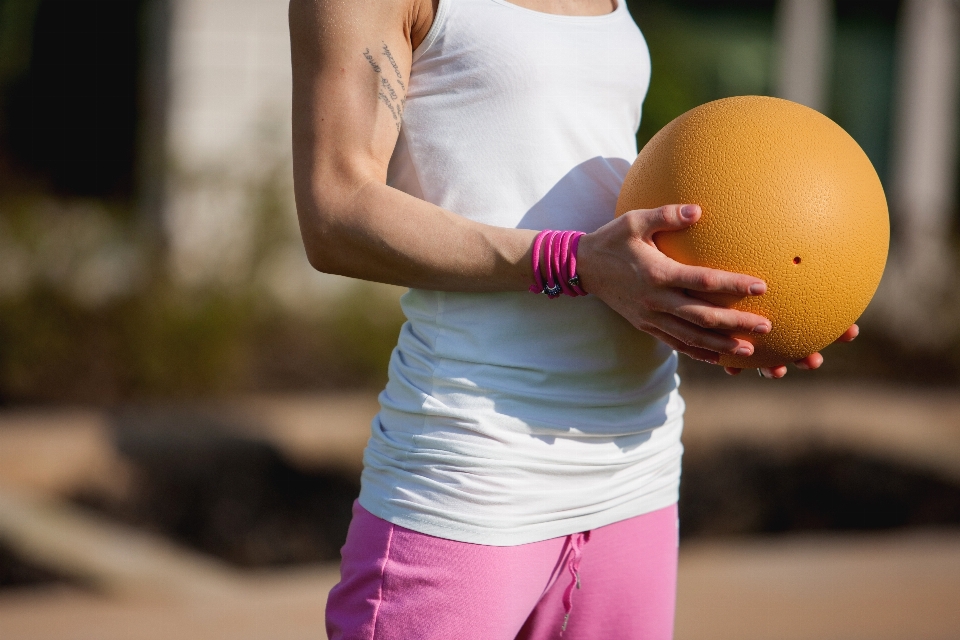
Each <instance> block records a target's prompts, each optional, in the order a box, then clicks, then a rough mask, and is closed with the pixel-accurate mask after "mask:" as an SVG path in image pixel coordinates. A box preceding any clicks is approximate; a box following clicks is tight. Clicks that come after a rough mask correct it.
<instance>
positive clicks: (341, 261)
mask: <svg viewBox="0 0 960 640" xmlns="http://www.w3.org/2000/svg"><path fill="white" fill-rule="evenodd" d="M312 191H313V193H311V194H309V196H308V197H300V194H298V197H297V219H298V220H299V223H300V237H301V239H302V240H303V249H304V251H305V253H306V255H307V261H308V262H309V263H310V266H311V267H313V268H314V269H316V270H317V271H320V272H322V273H332V274H336V275H349V274H348V273H347V271H348V266H347V265H346V264H345V262H346V258H347V256H346V254H347V253H348V251H347V247H346V244H347V237H348V236H349V229H347V227H346V225H345V224H343V221H344V220H345V219H349V215H347V212H346V210H345V209H346V207H345V205H344V203H343V202H342V201H341V200H338V199H335V198H330V197H329V196H325V195H322V194H318V193H317V190H312Z"/></svg>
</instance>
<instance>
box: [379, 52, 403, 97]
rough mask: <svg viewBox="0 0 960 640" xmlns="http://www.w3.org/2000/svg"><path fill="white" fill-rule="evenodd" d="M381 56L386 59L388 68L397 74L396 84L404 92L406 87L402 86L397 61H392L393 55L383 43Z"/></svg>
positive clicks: (401, 75)
mask: <svg viewBox="0 0 960 640" xmlns="http://www.w3.org/2000/svg"><path fill="white" fill-rule="evenodd" d="M383 55H385V56H386V57H387V61H388V62H389V63H390V66H391V67H393V72H394V73H395V74H397V84H399V85H400V88H401V89H403V90H404V91H406V90H407V87H406V85H404V84H403V74H402V73H400V67H398V66H397V61H396V60H394V59H393V54H392V53H390V47H388V46H387V43H386V42H384V43H383Z"/></svg>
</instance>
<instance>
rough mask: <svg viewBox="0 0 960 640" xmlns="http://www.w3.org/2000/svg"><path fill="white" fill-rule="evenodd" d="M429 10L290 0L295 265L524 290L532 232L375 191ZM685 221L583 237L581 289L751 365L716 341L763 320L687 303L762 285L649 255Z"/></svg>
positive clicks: (616, 225)
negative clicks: (299, 252)
mask: <svg viewBox="0 0 960 640" xmlns="http://www.w3.org/2000/svg"><path fill="white" fill-rule="evenodd" d="M433 12H434V6H433V4H432V2H431V0H378V1H377V2H356V1H351V0H291V3H290V32H291V44H292V63H293V154H294V155H293V159H294V181H295V183H294V184H295V192H296V201H297V212H298V216H299V219H300V229H301V233H302V235H303V241H304V246H305V247H306V251H307V256H308V258H309V259H310V263H311V264H312V265H313V266H314V267H315V268H316V269H318V270H320V271H325V272H329V273H337V274H341V275H346V276H351V277H355V278H361V279H365V280H373V281H379V282H387V283H392V284H398V285H402V286H409V287H418V288H425V289H433V290H446V291H477V292H479V291H522V290H524V289H526V288H527V287H529V286H530V284H532V282H533V277H532V273H531V269H530V253H531V245H532V242H533V239H534V236H535V235H536V232H535V231H530V230H522V229H505V228H499V227H492V226H489V225H484V224H480V223H477V222H472V221H470V220H467V219H465V218H463V217H460V216H458V215H455V214H454V213H452V212H449V211H445V210H443V209H441V208H439V207H436V206H434V205H432V204H430V203H427V202H424V201H422V200H419V199H417V198H414V197H412V196H409V195H407V194H405V193H402V192H400V191H398V190H396V189H393V188H390V187H388V186H387V185H386V184H385V183H386V173H387V165H388V163H389V160H390V156H391V154H392V153H393V149H394V146H395V144H396V141H397V135H398V131H399V125H400V118H401V115H402V110H403V98H404V96H405V91H406V84H407V80H408V78H409V74H410V66H411V59H412V52H413V49H414V48H415V47H416V45H417V44H419V42H420V40H422V38H423V37H424V36H425V34H426V33H427V31H428V30H429V28H430V25H431V24H432V20H433ZM491 188H496V187H495V186H493V185H492V186H491ZM693 210H695V213H694V214H693V215H689V216H684V215H681V207H679V206H668V207H662V208H660V209H655V210H647V211H633V212H630V213H627V214H626V215H624V216H621V217H620V218H618V219H616V220H614V221H612V222H611V223H609V224H608V225H606V226H604V227H603V228H601V229H599V230H598V231H596V232H594V233H591V234H588V235H587V236H586V237H584V238H583V240H582V241H581V243H580V252H579V256H578V258H579V260H578V264H579V269H578V270H579V272H580V275H581V281H582V282H583V284H584V286H585V287H586V289H587V291H590V292H591V293H592V294H594V295H596V296H597V297H598V298H600V299H601V300H603V301H604V302H605V303H607V304H608V305H609V306H610V307H611V308H613V309H614V310H615V311H617V312H618V313H620V314H621V315H622V316H624V317H625V318H626V319H627V320H628V321H630V322H631V324H633V326H635V327H636V328H637V329H640V330H642V331H646V332H648V333H650V334H652V335H654V336H656V337H658V338H660V339H661V340H663V341H664V342H666V343H667V344H669V345H670V346H672V347H674V348H675V349H677V350H679V351H681V352H683V353H686V354H687V355H690V356H691V357H694V358H698V359H702V360H707V361H711V362H716V360H717V357H718V354H719V353H737V352H738V351H739V350H742V349H746V350H748V351H749V352H750V353H752V352H753V345H751V344H750V343H749V342H748V341H746V340H740V339H736V338H732V337H730V336H729V335H726V333H725V332H726V331H729V330H736V331H748V332H749V331H760V332H766V331H768V330H769V326H770V325H769V322H768V321H767V320H765V319H764V318H762V317H760V316H757V315H755V314H750V313H743V312H739V311H734V310H731V309H725V308H722V307H717V306H715V305H712V304H710V303H708V302H705V301H703V300H700V299H698V298H696V297H693V296H690V295H689V294H688V293H687V292H689V291H710V292H722V293H732V294H739V295H758V294H759V293H762V291H763V290H765V286H764V284H763V283H762V282H761V281H760V280H758V279H757V278H754V277H751V276H746V275H740V274H733V273H727V272H723V271H714V270H710V269H704V268H699V267H688V266H684V265H681V264H679V263H677V262H674V261H673V260H670V259H669V258H667V257H666V256H664V255H663V254H662V253H660V252H659V251H658V250H657V249H656V245H655V244H654V243H653V235H654V234H655V233H656V232H657V231H660V230H666V229H676V228H682V227H684V226H688V225H690V224H693V223H695V222H696V219H697V218H699V208H697V207H694V208H693Z"/></svg>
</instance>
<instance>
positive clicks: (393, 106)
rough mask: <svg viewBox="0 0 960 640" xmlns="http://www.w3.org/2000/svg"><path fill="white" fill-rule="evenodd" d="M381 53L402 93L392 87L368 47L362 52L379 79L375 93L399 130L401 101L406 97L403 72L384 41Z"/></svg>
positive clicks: (401, 112)
mask: <svg viewBox="0 0 960 640" xmlns="http://www.w3.org/2000/svg"><path fill="white" fill-rule="evenodd" d="M381 55H382V56H384V57H385V58H386V59H387V61H388V62H389V63H390V66H391V67H392V68H393V72H394V74H395V75H396V78H395V79H394V80H395V81H396V83H397V84H398V85H400V90H401V92H402V93H403V94H404V95H400V94H398V93H397V91H396V90H395V89H394V88H393V84H392V83H391V82H390V80H389V79H388V78H387V77H386V76H385V75H384V73H383V68H382V67H381V66H380V65H379V64H377V61H376V59H375V58H374V57H373V54H372V53H370V49H369V48H368V49H366V50H364V52H363V57H364V58H366V60H367V63H368V64H369V65H370V68H371V69H373V72H374V73H376V74H377V76H378V77H379V79H380V91H379V92H378V94H377V95H378V98H379V100H380V102H382V103H383V104H384V106H385V107H386V108H387V110H389V111H390V115H391V116H392V117H393V123H394V125H395V126H396V127H397V131H400V123H401V119H402V118H403V103H404V100H405V99H406V96H405V94H406V91H407V87H406V85H405V84H404V83H403V74H401V73H400V67H399V66H397V61H396V60H394V58H393V54H392V53H390V48H389V47H388V46H387V45H386V43H384V44H383V49H382V50H381Z"/></svg>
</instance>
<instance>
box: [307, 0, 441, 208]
mask: <svg viewBox="0 0 960 640" xmlns="http://www.w3.org/2000/svg"><path fill="white" fill-rule="evenodd" d="M433 7H434V5H433V4H432V2H431V0H376V1H358V0H291V2H290V14H289V17H290V42H291V62H292V67H293V160H294V178H295V182H296V186H297V200H298V204H299V203H300V202H301V201H302V198H303V197H304V196H308V197H310V198H311V199H314V200H315V199H317V198H322V197H333V198H336V194H337V193H338V192H342V191H344V190H350V189H357V188H359V187H360V186H362V185H363V184H365V183H367V182H369V181H371V180H376V181H379V182H385V180H386V172H387V165H388V163H389V160H390V156H391V155H392V153H393V148H394V146H395V145H396V141H397V135H398V132H399V130H400V118H401V115H402V112H403V103H404V99H405V97H406V86H407V80H408V78H409V76H410V65H411V59H412V55H413V48H414V44H415V43H418V42H419V40H421V39H422V38H423V37H424V35H425V34H426V31H427V30H429V28H430V24H431V23H432V19H433V11H432V9H433Z"/></svg>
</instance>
